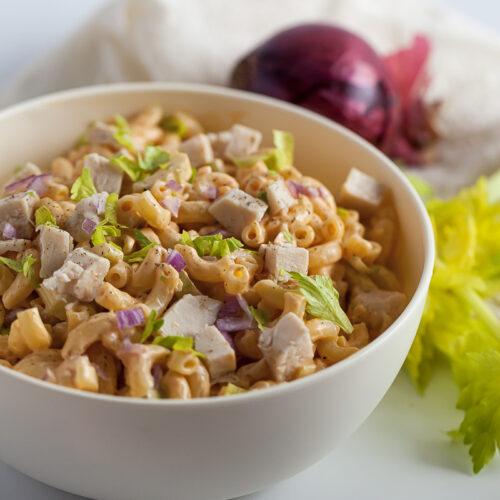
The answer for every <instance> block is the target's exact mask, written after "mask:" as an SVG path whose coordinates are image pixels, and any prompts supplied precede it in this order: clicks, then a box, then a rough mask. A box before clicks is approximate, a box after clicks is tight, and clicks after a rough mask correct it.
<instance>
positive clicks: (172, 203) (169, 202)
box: [161, 197, 181, 217]
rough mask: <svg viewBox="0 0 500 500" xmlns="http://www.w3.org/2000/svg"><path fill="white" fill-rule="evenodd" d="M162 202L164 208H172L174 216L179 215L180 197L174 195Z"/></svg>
mask: <svg viewBox="0 0 500 500" xmlns="http://www.w3.org/2000/svg"><path fill="white" fill-rule="evenodd" d="M161 204H162V206H163V207H164V208H166V209H167V210H170V212H172V215H173V216H174V217H177V216H178V215H179V207H180V205H181V203H180V201H179V198H173V197H172V198H170V197H168V198H164V199H163V200H162V201H161Z"/></svg>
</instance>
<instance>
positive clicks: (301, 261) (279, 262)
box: [265, 244, 309, 281]
mask: <svg viewBox="0 0 500 500" xmlns="http://www.w3.org/2000/svg"><path fill="white" fill-rule="evenodd" d="M265 266H266V269H267V270H268V271H269V272H270V273H271V274H272V275H273V276H274V277H275V278H276V279H277V280H278V281H288V280H289V279H290V275H289V274H288V273H287V272H286V271H297V272H299V273H303V274H307V270H308V267H309V252H308V251H307V249H306V248H300V247H294V246H292V245H290V244H287V245H267V247H266V256H265ZM282 269H283V271H281V270H282Z"/></svg>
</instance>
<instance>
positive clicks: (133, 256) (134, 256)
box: [123, 243, 158, 264]
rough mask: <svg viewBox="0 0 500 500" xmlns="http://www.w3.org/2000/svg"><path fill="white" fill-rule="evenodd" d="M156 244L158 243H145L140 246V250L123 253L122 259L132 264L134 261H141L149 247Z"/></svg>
mask: <svg viewBox="0 0 500 500" xmlns="http://www.w3.org/2000/svg"><path fill="white" fill-rule="evenodd" d="M157 244H158V243H150V244H149V245H146V246H145V247H143V248H141V249H140V250H137V252H134V253H130V254H128V255H125V257H123V260H124V261H125V262H128V263H129V264H133V263H134V262H142V261H143V260H144V259H145V258H146V255H147V254H148V252H149V249H150V248H153V247H154V246H155V245H157Z"/></svg>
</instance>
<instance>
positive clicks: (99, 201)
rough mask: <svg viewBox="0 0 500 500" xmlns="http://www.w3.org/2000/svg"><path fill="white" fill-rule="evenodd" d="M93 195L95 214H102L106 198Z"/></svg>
mask: <svg viewBox="0 0 500 500" xmlns="http://www.w3.org/2000/svg"><path fill="white" fill-rule="evenodd" d="M92 196H93V197H94V206H95V209H96V213H97V215H102V214H104V213H105V212H106V198H105V197H104V196H99V195H98V194H97V195H95V194H94V195H92Z"/></svg>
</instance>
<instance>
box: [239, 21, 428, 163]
mask: <svg viewBox="0 0 500 500" xmlns="http://www.w3.org/2000/svg"><path fill="white" fill-rule="evenodd" d="M428 55H429V42H428V41H427V39H426V38H425V37H423V36H417V37H416V38H415V41H414V43H413V46H412V47H410V48H409V49H407V50H402V51H399V52H397V53H396V54H393V55H391V56H388V57H386V58H385V59H382V58H381V57H379V56H378V55H377V54H376V53H375V51H374V50H373V49H372V48H371V47H370V46H369V45H368V44H367V43H366V42H365V41H364V40H363V39H362V38H360V37H359V36H357V35H355V34H354V33H351V32H349V31H347V30H344V29H342V28H339V27H336V26H329V25H324V24H308V25H302V26H297V27H294V28H291V29H287V30H285V31H282V32H280V33H278V34H277V35H275V36H273V37H272V38H270V39H269V40H267V41H265V42H264V43H263V44H262V45H260V46H259V47H257V48H256V49H255V50H253V51H252V52H251V53H250V54H248V55H247V56H245V57H244V58H243V59H242V60H241V61H240V62H239V63H238V64H237V66H236V67H235V69H234V71H233V74H232V77H231V84H232V86H233V87H236V88H240V89H244V90H250V91H252V92H257V93H260V94H266V95H269V96H272V97H276V98H278V99H283V100H285V101H289V102H292V103H295V104H298V105H299V106H303V107H305V108H308V109H310V110H312V111H316V112H318V113H320V114H322V115H325V116H327V117H328V118H331V119H332V120H335V121H337V122H339V123H341V124H342V125H344V126H346V127H348V128H350V129H351V130H353V131H354V132H356V133H358V134H359V135H361V136H363V137H364V138H365V139H367V140H368V141H370V142H372V143H373V144H375V145H376V146H378V147H379V148H380V149H382V151H384V152H385V153H387V154H389V155H390V156H393V157H395V158H398V159H403V160H405V161H407V162H411V163H413V164H417V163H422V162H423V161H424V160H425V159H426V157H425V154H424V153H423V152H422V149H423V148H425V147H427V146H429V145H430V143H431V141H432V140H434V139H435V138H436V132H435V130H434V129H433V126H432V117H433V115H434V113H435V110H436V106H435V105H430V106H428V105H426V104H424V101H423V97H422V96H423V93H424V91H425V88H426V84H427V74H426V69H425V64H426V61H427V58H428Z"/></svg>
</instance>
